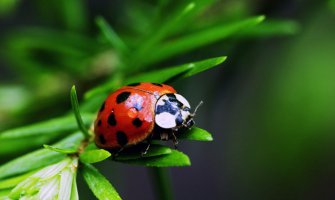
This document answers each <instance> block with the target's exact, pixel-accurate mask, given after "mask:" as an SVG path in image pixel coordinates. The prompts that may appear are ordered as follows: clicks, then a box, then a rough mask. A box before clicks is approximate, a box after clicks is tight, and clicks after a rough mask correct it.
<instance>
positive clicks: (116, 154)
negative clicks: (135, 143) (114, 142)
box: [112, 147, 124, 160]
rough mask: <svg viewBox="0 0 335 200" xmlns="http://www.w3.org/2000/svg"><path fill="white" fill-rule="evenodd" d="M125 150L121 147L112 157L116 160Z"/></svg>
mask: <svg viewBox="0 0 335 200" xmlns="http://www.w3.org/2000/svg"><path fill="white" fill-rule="evenodd" d="M123 150H124V147H121V148H120V149H118V150H117V151H116V152H114V153H113V154H112V159H113V160H115V158H116V157H117V156H118V155H119V154H120V153H121V152H122V151H123Z"/></svg>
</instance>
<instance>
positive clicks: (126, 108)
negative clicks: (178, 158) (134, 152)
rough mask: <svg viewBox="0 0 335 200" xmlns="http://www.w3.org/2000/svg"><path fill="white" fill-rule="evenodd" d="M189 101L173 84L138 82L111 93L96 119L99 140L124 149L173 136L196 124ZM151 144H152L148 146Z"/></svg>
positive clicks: (96, 136) (109, 147) (107, 147)
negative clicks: (154, 138) (177, 91)
mask: <svg viewBox="0 0 335 200" xmlns="http://www.w3.org/2000/svg"><path fill="white" fill-rule="evenodd" d="M190 111H191V106H190V104H189V103H188V101H187V100H186V99H185V98H184V97H183V96H181V95H180V94H177V93H176V90H175V89H173V88H172V87H171V86H169V85H165V84H158V83H134V84H130V85H127V86H124V87H121V88H120V89H118V90H116V91H115V92H113V93H112V94H110V95H109V96H108V97H107V99H106V101H105V102H104V103H103V105H102V106H101V108H100V111H99V113H98V116H97V119H96V121H95V123H94V132H95V142H96V144H97V146H99V147H100V148H104V149H119V148H121V149H123V148H124V147H127V146H130V145H135V144H137V143H139V142H142V141H144V140H148V142H149V145H150V139H151V138H152V137H153V135H157V136H159V137H160V138H161V139H164V140H168V139H172V140H173V141H174V143H175V144H176V143H177V140H176V136H175V134H177V133H179V132H181V130H184V129H185V128H186V129H188V128H191V127H192V125H193V124H194V121H193V117H194V113H191V112H190ZM148 147H149V146H148Z"/></svg>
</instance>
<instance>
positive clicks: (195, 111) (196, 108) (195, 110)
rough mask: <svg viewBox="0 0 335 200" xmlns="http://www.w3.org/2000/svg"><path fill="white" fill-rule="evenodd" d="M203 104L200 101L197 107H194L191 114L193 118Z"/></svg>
mask: <svg viewBox="0 0 335 200" xmlns="http://www.w3.org/2000/svg"><path fill="white" fill-rule="evenodd" d="M203 103H204V102H203V101H200V102H199V104H198V105H197V107H195V109H194V112H193V114H192V115H193V116H194V115H195V113H197V110H198V108H199V107H200V106H201V105H202V104H203Z"/></svg>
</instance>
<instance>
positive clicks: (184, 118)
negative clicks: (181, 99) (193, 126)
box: [181, 110, 191, 121]
mask: <svg viewBox="0 0 335 200" xmlns="http://www.w3.org/2000/svg"><path fill="white" fill-rule="evenodd" d="M190 114H191V113H190V111H183V110H181V118H182V119H183V121H185V120H186V119H187V117H188V116H189V115H190Z"/></svg>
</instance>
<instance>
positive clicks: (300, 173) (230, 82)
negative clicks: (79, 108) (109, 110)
mask: <svg viewBox="0 0 335 200" xmlns="http://www.w3.org/2000/svg"><path fill="white" fill-rule="evenodd" d="M236 2H238V3H240V7H242V8H243V9H244V10H245V11H247V12H248V13H250V15H257V14H265V15H266V16H267V17H268V18H278V19H281V18H283V19H293V20H296V21H297V22H298V23H299V24H300V29H299V32H298V33H296V34H294V35H290V36H281V37H279V36H278V37H265V38H257V39H255V38H253V39H244V40H238V42H237V41H236V40H237V39H235V40H234V39H232V40H231V41H226V42H222V43H216V44H214V45H211V46H207V47H204V49H202V50H199V51H194V52H191V53H189V54H187V55H185V56H181V57H178V58H176V59H173V60H171V61H168V62H167V63H164V65H167V64H175V63H182V62H184V61H190V60H197V59H202V58H206V57H214V56H220V55H227V56H228V60H227V61H226V62H225V63H224V64H223V65H222V66H221V67H218V68H214V69H212V70H209V71H206V72H204V73H201V74H199V75H196V76H194V77H191V78H188V79H184V80H181V81H179V82H176V83H175V86H176V88H177V89H178V91H180V92H181V93H182V94H184V96H185V97H187V98H188V99H189V100H190V102H191V104H192V105H196V104H197V103H198V102H199V101H200V100H203V101H204V102H205V103H204V105H203V106H202V107H201V109H200V110H199V113H198V115H197V117H196V122H197V125H198V126H199V127H202V128H204V129H206V130H208V131H209V132H211V133H212V134H213V137H214V139H215V140H214V141H213V142H211V143H201V142H188V141H183V142H181V144H180V149H181V150H182V151H184V152H185V153H187V154H188V155H189V156H190V158H191V161H192V166H191V167H183V168H172V169H170V174H171V179H172V183H173V188H174V196H175V198H176V199H335V192H334V191H335V160H334V159H335V158H334V157H335V156H334V152H335V103H334V102H335V101H334V100H335V50H334V47H335V9H334V8H335V6H334V5H335V4H334V3H333V1H330V2H328V3H327V2H321V1H298V0H296V1H260V0H259V1H236ZM222 5H225V4H224V2H223V3H222ZM125 6H126V4H125V3H122V1H113V3H103V2H96V1H87V9H88V10H86V11H87V13H88V15H87V16H88V17H87V19H86V20H87V24H88V25H87V26H85V27H80V26H79V27H77V28H78V29H77V30H80V29H87V30H92V31H88V32H89V34H88V36H90V34H91V35H94V23H93V22H91V21H92V18H93V17H94V16H96V15H103V16H106V18H107V19H108V20H109V21H110V22H111V23H112V24H115V26H117V24H118V23H120V21H122V20H120V18H122V16H123V13H122V10H123V9H124V7H125ZM242 8H240V9H242ZM36 10H37V11H38V12H37V11H36ZM42 11H44V12H48V11H46V10H44V9H43V7H42V8H38V7H36V4H31V3H29V2H27V1H24V2H20V4H19V5H18V7H16V9H15V10H13V11H12V12H10V13H9V14H8V13H3V14H2V20H1V22H0V27H1V33H0V35H1V37H4V36H5V33H7V32H8V31H9V30H12V29H13V28H16V27H20V26H37V25H39V26H44V25H48V26H60V25H59V24H61V22H60V21H61V20H62V19H60V18H56V19H54V18H53V17H52V16H53V15H56V14H57V13H52V12H50V13H43V12H42ZM42 14H43V15H42ZM39 16H43V18H39ZM79 21H80V20H79ZM75 28H76V27H75ZM231 44H234V45H231ZM1 52H2V53H3V54H2V55H1V56H2V57H3V58H4V59H2V60H0V64H1V68H0V72H1V75H0V77H1V82H2V83H3V84H5V83H11V84H13V86H12V87H13V88H16V89H18V90H20V88H17V87H16V85H18V84H21V83H23V81H22V80H21V77H19V76H17V75H16V73H15V70H12V67H11V64H10V63H9V62H7V61H6V59H5V58H6V56H5V55H6V53H5V52H6V49H1ZM81 77H82V76H81ZM55 81H56V82H57V80H55ZM65 81H66V80H65ZM69 82H71V81H69ZM90 83H91V82H90V81H83V84H84V85H88V86H87V87H89V84H90ZM65 85H66V84H65ZM65 92H66V91H65ZM18 93H19V94H21V95H26V96H27V98H30V95H29V94H25V92H24V91H23V92H22V93H20V91H18ZM1 94H4V93H1ZM6 94H7V93H6ZM15 94H17V93H14V94H13V95H15ZM40 95H43V94H40ZM62 95H63V94H62V93H60V94H59V95H58V96H57V99H59V102H60V103H62V104H63V106H62V107H61V109H59V110H56V111H54V112H55V113H48V112H45V111H40V110H37V113H42V116H41V115H39V116H37V117H36V120H37V119H39V118H43V116H44V117H45V116H50V115H57V114H59V113H61V112H62V111H65V110H67V109H68V99H67V98H62V97H63V96H66V95H67V93H65V94H64V95H63V96H62ZM6 99H8V97H7V98H6V97H5V96H1V98H0V102H2V104H3V105H4V104H6V105H8V103H6V101H8V100H6ZM61 99H63V100H61ZM18 101H22V99H21V100H18ZM4 102H5V103H4ZM23 102H24V100H23ZM18 104H20V102H19V103H18ZM3 105H0V111H2V113H3V114H0V120H3V121H4V122H5V120H8V118H10V119H11V122H8V123H9V124H11V126H14V125H15V123H19V122H22V123H28V122H29V121H31V119H29V120H24V119H20V120H18V122H15V117H13V116H10V114H8V113H10V112H9V111H8V110H9V109H8V107H6V106H3ZM1 107H6V109H5V108H1ZM13 109H14V108H13ZM58 112H59V113H58ZM26 115H27V116H29V113H26ZM13 121H14V122H13ZM6 123H7V121H6ZM0 127H2V128H3V129H5V128H7V127H6V126H5V125H2V124H1V125H0ZM97 166H98V168H99V169H100V170H101V172H102V173H103V174H105V175H106V176H107V177H108V178H109V180H110V181H111V182H112V183H113V185H114V186H115V187H116V188H117V190H118V191H119V193H120V195H121V196H122V197H124V199H154V192H153V188H152V187H151V183H150V175H149V174H148V171H147V169H146V168H144V167H135V166H128V165H124V164H116V163H114V162H103V163H99V164H98V165H97ZM79 192H80V194H87V195H88V196H87V199H92V195H91V194H90V191H89V190H88V189H87V188H86V186H85V185H83V184H80V191H79ZM82 199H85V198H82Z"/></svg>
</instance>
